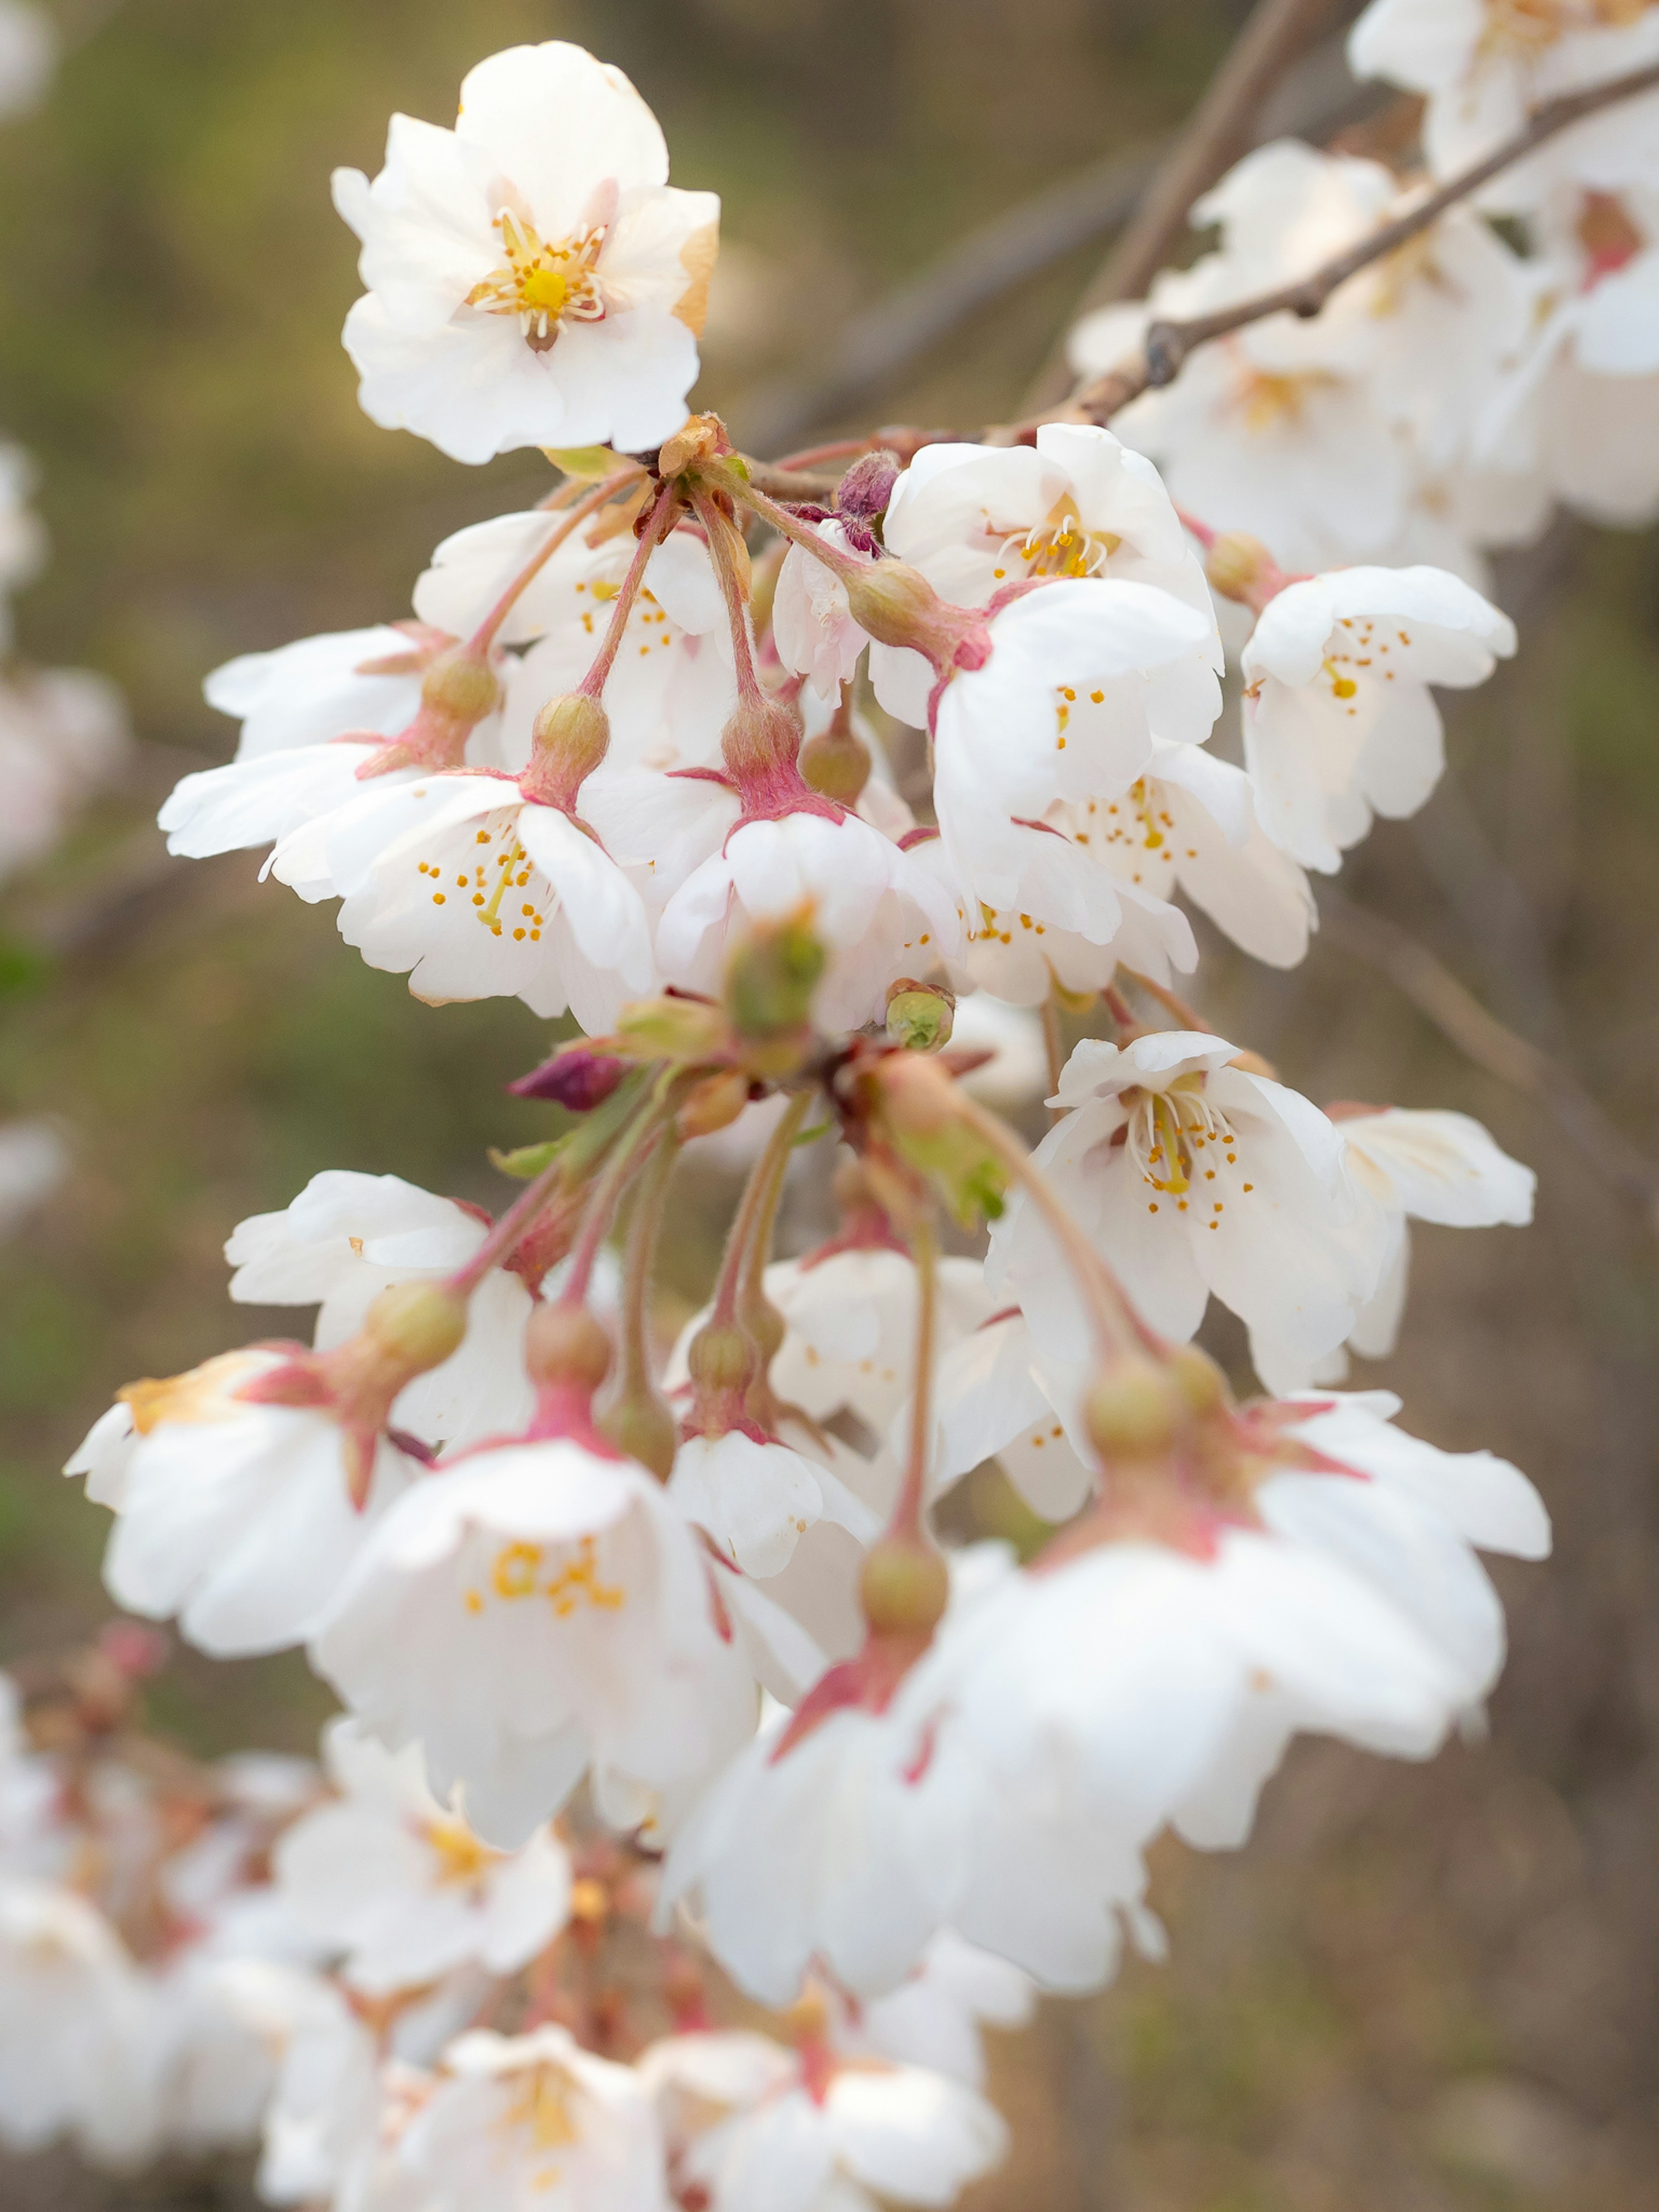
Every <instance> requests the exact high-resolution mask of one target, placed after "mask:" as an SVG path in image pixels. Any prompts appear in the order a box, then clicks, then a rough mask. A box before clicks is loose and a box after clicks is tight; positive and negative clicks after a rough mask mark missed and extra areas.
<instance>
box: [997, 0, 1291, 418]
mask: <svg viewBox="0 0 1659 2212" xmlns="http://www.w3.org/2000/svg"><path fill="white" fill-rule="evenodd" d="M1332 5H1333V0H1256V4H1255V8H1254V9H1252V10H1251V12H1250V15H1249V18H1248V19H1247V21H1245V24H1244V26H1243V29H1242V30H1241V31H1240V32H1239V33H1238V36H1237V38H1236V39H1235V40H1233V43H1232V45H1231V47H1230V48H1229V49H1228V52H1227V53H1226V55H1225V58H1224V59H1223V61H1222V64H1221V66H1220V68H1219V69H1218V70H1217V71H1216V73H1215V75H1214V76H1212V78H1211V80H1210V82H1209V86H1208V88H1207V89H1206V92H1205V94H1204V97H1203V98H1202V99H1201V100H1200V101H1199V104H1198V106H1196V107H1195V108H1194V110H1193V112H1192V114H1191V116H1190V117H1189V118H1188V121H1187V123H1186V125H1185V126H1184V128H1183V129H1182V131H1181V134H1180V136H1179V137H1177V138H1176V142H1175V143H1174V144H1173V145H1172V146H1171V147H1170V149H1169V151H1168V152H1167V153H1166V154H1165V155H1164V157H1163V159H1162V160H1161V161H1159V163H1158V167H1157V169H1156V170H1155V171H1154V172H1153V173H1152V181H1151V183H1150V185H1149V186H1148V188H1147V190H1146V194H1145V195H1144V197H1142V199H1141V202H1140V204H1139V207H1138V208H1137V209H1136V210H1135V212H1134V215H1133V216H1132V218H1131V219H1130V221H1129V222H1128V224H1127V227H1126V228H1125V229H1124V230H1123V232H1122V234H1121V236H1120V237H1119V238H1118V240H1117V242H1116V244H1115V246H1113V248H1112V250H1111V252H1110V253H1109V255H1108V256H1107V258H1106V261H1105V264H1104V265H1103V268H1102V269H1101V270H1100V273H1099V275H1098V276H1097V277H1096V279H1095V281H1094V283H1092V284H1091V286H1090V287H1089V289H1088V290H1087V291H1086V292H1085V294H1084V295H1083V297H1082V298H1081V299H1080V300H1079V302H1078V304H1077V308H1076V311H1075V312H1076V313H1078V314H1086V313H1088V311H1089V310H1090V309H1091V307H1106V306H1108V305H1109V303H1110V302H1111V301H1114V300H1133V299H1138V298H1139V295H1141V294H1142V293H1143V292H1144V291H1145V290H1146V287H1147V286H1148V284H1150V283H1152V279H1153V277H1154V276H1157V274H1158V270H1160V269H1161V268H1162V267H1163V266H1164V263H1165V262H1166V261H1167V260H1168V259H1169V258H1170V248H1171V247H1172V246H1174V244H1175V242H1176V240H1177V239H1178V238H1179V237H1180V235H1181V234H1182V230H1183V229H1184V228H1186V223H1187V217H1188V214H1189V213H1190V212H1191V210H1192V206H1193V203H1194V200H1197V199H1199V198H1200V197H1202V195H1203V194H1204V193H1205V192H1206V191H1208V190H1209V188H1210V186H1211V185H1212V184H1214V183H1215V182H1216V180H1217V179H1218V178H1219V177H1221V176H1223V175H1225V173H1226V172H1227V170H1228V169H1230V168H1231V167H1232V164H1233V163H1234V161H1237V158H1238V156H1239V155H1241V154H1242V153H1243V151H1244V150H1245V149H1246V147H1247V146H1248V145H1249V139H1250V125H1251V124H1252V123H1253V122H1254V121H1255V117H1256V114H1257V112H1258V111H1259V110H1260V108H1261V103H1262V102H1263V100H1266V98H1267V94H1269V93H1270V92H1271V91H1272V90H1273V86H1274V85H1275V84H1276V83H1277V82H1278V81H1279V78H1280V77H1281V76H1283V75H1284V73H1285V70H1287V69H1288V68H1289V67H1290V65H1291V63H1292V62H1294V61H1296V60H1297V58H1299V57H1300V56H1301V54H1302V53H1303V52H1304V50H1305V49H1306V48H1307V47H1308V46H1310V45H1311V44H1312V43H1313V40H1314V38H1315V37H1316V34H1317V33H1318V32H1319V31H1320V30H1321V28H1322V27H1323V23H1324V20H1325V18H1326V16H1328V15H1329V14H1330V12H1331V8H1332ZM1070 381H1071V379H1070V377H1069V376H1068V375H1067V374H1066V364H1065V359H1064V354H1063V350H1062V352H1061V353H1060V356H1058V357H1057V358H1055V359H1051V360H1050V361H1049V362H1048V363H1047V364H1046V366H1045V368H1044V369H1043V371H1042V374H1041V375H1040V376H1039V377H1038V379H1037V381H1036V385H1035V386H1033V388H1032V391H1031V394H1030V405H1031V406H1033V407H1042V406H1044V405H1048V404H1052V403H1053V402H1054V401H1055V400H1056V399H1060V398H1064V397H1065V393H1066V386H1068V384H1069V383H1070Z"/></svg>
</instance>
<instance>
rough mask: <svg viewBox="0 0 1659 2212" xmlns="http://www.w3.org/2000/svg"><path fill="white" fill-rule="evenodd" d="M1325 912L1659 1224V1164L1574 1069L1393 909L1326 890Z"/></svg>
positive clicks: (1350, 947)
mask: <svg viewBox="0 0 1659 2212" xmlns="http://www.w3.org/2000/svg"><path fill="white" fill-rule="evenodd" d="M1319 912H1320V933H1321V936H1322V938H1323V939H1325V941H1326V942H1327V943H1329V944H1333V945H1336V946H1338V947H1339V948H1340V950H1341V951H1344V952H1347V953H1350V954H1352V957H1354V958H1355V959H1357V960H1363V961H1364V962H1365V963H1367V965H1368V966H1370V967H1372V968H1376V969H1378V970H1379V971H1380V972H1381V973H1382V974H1383V975H1386V976H1387V977H1388V978H1389V981H1390V982H1391V983H1393V984H1394V985H1395V987H1396V988H1397V989H1398V990H1399V991H1400V992H1401V995H1402V996H1404V997H1405V998H1407V999H1409V1000H1411V1002H1412V1004H1413V1006H1415V1007H1416V1008H1417V1010H1418V1012H1419V1013H1420V1014H1423V1015H1425V1017H1426V1018H1427V1019H1428V1020H1430V1021H1431V1022H1432V1023H1433V1024H1434V1026H1435V1027H1436V1029H1437V1030H1439V1031H1440V1034H1441V1035H1442V1036H1443V1037H1445V1038H1447V1039H1448V1040H1449V1042H1451V1043H1452V1044H1455V1046H1456V1047H1457V1048H1458V1050H1459V1051H1460V1052H1461V1053H1462V1054H1464V1055H1465V1056H1466V1057H1467V1058H1468V1059H1469V1060H1473V1061H1474V1064H1475V1066H1477V1067H1483V1068H1485V1070H1486V1073H1487V1074H1489V1075H1495V1076H1496V1077H1497V1078H1498V1081H1499V1082H1500V1083H1506V1084H1508V1085H1510V1087H1511V1088H1512V1089H1514V1090H1516V1091H1522V1092H1524V1093H1525V1095H1526V1096H1527V1097H1529V1098H1535V1099H1536V1100H1537V1101H1538V1103H1540V1105H1541V1106H1542V1107H1543V1108H1544V1109H1546V1111H1547V1112H1548V1113H1549V1114H1551V1115H1553V1117H1554V1119H1555V1121H1557V1122H1558V1123H1559V1126H1560V1127H1561V1128H1562V1129H1563V1130H1564V1131H1565V1133H1566V1134H1567V1136H1568V1137H1570V1138H1571V1140H1572V1143H1573V1146H1574V1147H1575V1149H1576V1150H1577V1151H1578V1152H1581V1153H1582V1154H1583V1157H1584V1158H1586V1159H1587V1160H1589V1162H1590V1163H1591V1164H1592V1165H1593V1166H1594V1167H1595V1169H1596V1170H1598V1171H1599V1172H1600V1173H1601V1175H1602V1176H1604V1177H1605V1178H1606V1179H1607V1181H1608V1182H1612V1183H1613V1184H1615V1185H1616V1186H1617V1187H1618V1188H1620V1189H1621V1190H1626V1191H1629V1192H1630V1193H1631V1194H1632V1196H1635V1197H1638V1198H1639V1199H1640V1200H1642V1202H1643V1205H1644V1207H1645V1209H1646V1211H1647V1214H1648V1218H1649V1222H1650V1226H1652V1227H1653V1228H1654V1229H1655V1230H1656V1231H1659V1163H1656V1162H1654V1161H1652V1160H1650V1159H1649V1158H1647V1156H1646V1154H1645V1153H1644V1152H1641V1151H1639V1150H1638V1147H1637V1146H1634V1145H1633V1144H1632V1142H1631V1141H1630V1139H1629V1138H1628V1137H1627V1136H1626V1134H1625V1133H1624V1131H1623V1130H1622V1129H1620V1127H1618V1126H1617V1124H1616V1123H1615V1122H1614V1121H1613V1120H1612V1119H1611V1118H1610V1116H1609V1115H1608V1114H1607V1109H1605V1108H1604V1107H1603V1106H1602V1105H1601V1103H1600V1101H1599V1100H1597V1099H1595V1098H1594V1097H1591V1095H1590V1093H1589V1091H1586V1090H1585V1088H1584V1086H1583V1084H1582V1083H1581V1082H1580V1081H1579V1080H1578V1078H1577V1076H1576V1075H1575V1074H1574V1073H1572V1071H1571V1068H1569V1067H1566V1066H1564V1065H1563V1064H1562V1063H1561V1061H1559V1060H1556V1059H1554V1058H1553V1056H1552V1055H1551V1054H1549V1053H1547V1052H1545V1051H1543V1050H1542V1049H1541V1047H1539V1046H1537V1045H1535V1044H1533V1043H1530V1042H1528V1039H1527V1038H1525V1037H1522V1036H1516V1033H1515V1031H1514V1030H1511V1029H1506V1028H1505V1027H1504V1024H1503V1023H1502V1022H1500V1021H1499V1020H1498V1018H1496V1016H1495V1015H1492V1014H1489V1013H1488V1012H1486V1008H1485V1007H1484V1006H1482V1005H1481V1003H1480V1000H1478V999H1477V998H1476V997H1475V996H1474V993H1473V992H1471V991H1469V990H1467V989H1466V988H1465V987H1464V986H1463V985H1462V983H1460V982H1459V981H1458V980H1457V978H1456V976H1455V975H1453V974H1452V972H1451V970H1450V969H1449V968H1447V967H1446V966H1445V965H1444V964H1443V963H1442V962H1441V961H1440V960H1439V959H1438V958H1437V957H1436V955H1435V954H1434V953H1432V952H1431V951H1430V950H1429V948H1428V946H1427V945H1425V944H1423V943H1422V942H1421V941H1420V940H1419V939H1417V938H1415V937H1413V935H1412V933H1411V932H1410V931H1409V930H1408V929H1403V928H1402V927H1401V925H1400V924H1399V923H1398V922H1397V921H1393V920H1391V919H1390V918H1389V916H1388V915H1383V914H1377V913H1376V912H1375V911H1374V910H1373V909H1372V908H1369V907H1360V906H1355V905H1354V904H1353V902H1352V900H1349V899H1346V898H1344V897H1343V896H1341V894H1340V892H1337V891H1334V890H1326V891H1324V892H1323V894H1322V896H1321V898H1320V902H1319Z"/></svg>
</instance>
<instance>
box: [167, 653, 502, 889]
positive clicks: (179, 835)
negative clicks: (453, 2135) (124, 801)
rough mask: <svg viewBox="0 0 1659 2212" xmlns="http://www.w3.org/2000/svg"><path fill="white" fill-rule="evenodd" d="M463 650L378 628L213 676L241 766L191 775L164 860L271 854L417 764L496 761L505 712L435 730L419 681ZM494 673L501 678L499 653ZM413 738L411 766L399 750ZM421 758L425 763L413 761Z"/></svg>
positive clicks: (213, 702) (211, 692)
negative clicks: (232, 724) (235, 723)
mask: <svg viewBox="0 0 1659 2212" xmlns="http://www.w3.org/2000/svg"><path fill="white" fill-rule="evenodd" d="M455 642H456V641H455V640H454V639H453V637H451V636H449V635H447V634H446V633H444V632H443V631H441V630H435V629H431V628H430V627H429V626H428V625H425V624H422V623H381V624H380V625H379V626H378V627H377V628H375V629H356V630H340V631H335V632H331V633H328V634H325V635H323V636H321V637H307V638H301V639H300V640H299V641H297V642H296V643H295V644H293V645H285V646H280V647H277V648H276V650H275V651H274V652H270V653H242V654H240V656H239V657H238V658H237V659H234V660H228V661H227V662H226V663H225V664H224V665H223V666H222V667H221V668H216V669H215V670H214V671H213V673H212V674H211V675H210V677H209V678H208V679H207V681H206V684H204V687H203V688H204V691H205V693H206V696H207V701H208V704H209V705H210V707H216V708H218V709H219V711H220V712H221V713H222V714H232V715H234V716H235V717H237V719H238V720H240V722H241V725H242V729H241V735H240V739H239V740H238V743H237V748H236V755H235V757H234V760H231V761H229V762H228V763H226V764H225V765H224V766H223V767H222V768H212V769H198V770H197V772H196V773H195V774H194V775H187V776H184V777H182V778H181V779H180V781H179V783H178V784H177V785H176V786H175V787H174V789H173V792H172V793H171V795H170V796H169V798H168V799H167V803H166V805H164V806H163V807H162V809H161V815H160V817H159V820H160V823H161V828H162V829H164V830H165V831H166V832H167V849H168V851H169V852H172V853H177V854H182V855H184V856H185V857H187V858H189V859H191V860H199V859H203V858H204V857H205V856H206V855H208V854H213V853H228V852H234V851H237V850H239V849H240V848H246V847H249V846H255V845H268V844H270V843H272V842H275V841H276V839H278V838H280V837H285V836H288V835H289V832H290V831H292V830H295V829H300V828H301V827H302V826H303V825H304V824H305V823H308V822H311V821H313V820H314V819H315V818H316V817H318V816H319V815H320V814H324V813H326V812H327V811H329V810H330V809H331V808H333V807H336V806H340V805H344V803H345V802H346V801H347V800H348V799H351V798H353V797H355V796H356V795H357V794H358V793H360V792H361V791H362V788H363V787H364V783H365V781H366V780H373V781H380V780H382V779H384V780H385V781H389V782H391V783H393V784H396V783H401V782H407V781H410V779H412V778H413V777H414V775H416V771H417V769H418V768H419V767H420V766H421V764H422V760H425V759H428V758H442V759H453V760H454V761H456V762H457V763H459V762H460V761H461V760H463V759H465V760H467V761H469V762H471V763H472V764H473V765H475V766H484V767H494V766H497V765H499V764H500V760H501V714H500V711H499V708H498V706H496V705H495V704H489V706H488V710H487V711H486V712H485V713H483V714H482V715H481V716H479V717H478V718H477V719H476V720H472V721H471V722H470V723H468V724H467V725H466V726H464V727H456V728H453V729H446V730H442V731H439V730H437V729H435V728H434V727H433V726H432V725H431V719H430V715H429V714H426V715H423V714H422V708H423V704H424V699H423V684H424V679H425V678H426V677H427V675H428V672H429V671H431V670H432V668H433V665H434V663H435V662H436V661H437V660H438V659H440V657H441V655H443V654H444V653H447V652H449V651H451V650H452V649H453V647H454V646H455ZM489 665H490V666H491V667H493V668H496V669H499V668H500V666H501V655H500V653H499V652H495V653H491V655H490V656H489ZM416 737H418V738H419V739H420V740H421V743H420V744H419V745H418V746H417V747H416V749H415V750H413V751H411V752H410V755H409V757H400V756H398V755H397V754H394V753H393V751H392V747H393V745H394V744H397V743H398V741H399V740H400V739H401V740H403V741H404V744H405V745H407V744H408V743H409V740H410V738H416ZM416 754H418V756H419V757H416Z"/></svg>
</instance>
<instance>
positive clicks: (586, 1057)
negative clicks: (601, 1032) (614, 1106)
mask: <svg viewBox="0 0 1659 2212" xmlns="http://www.w3.org/2000/svg"><path fill="white" fill-rule="evenodd" d="M626 1073H628V1064H627V1062H626V1061H625V1060H617V1058H615V1057H614V1055H613V1054H611V1053H608V1052H595V1051H594V1050H593V1048H592V1046H591V1045H587V1044H571V1045H567V1046H566V1047H565V1048H564V1049H563V1051H562V1052H556V1053H555V1054H554V1055H553V1057H552V1059H551V1060H544V1061H543V1062H542V1064H541V1066H539V1067H532V1069H531V1071H530V1073H529V1074H528V1075H521V1076H520V1077H519V1078H518V1079H517V1081H516V1082H513V1083H509V1084H508V1085H507V1090H508V1091H509V1093H510V1094H511V1095H512V1096H513V1097H514V1098H545V1099H548V1100H549V1101H550V1103H552V1104H553V1105H555V1106H562V1107H563V1108H564V1109H566V1111H567V1112H568V1113H571V1114H591V1113H592V1110H593V1109H594V1108H595V1107H596V1106H599V1105H603V1104H604V1103H605V1100H606V1099H607V1098H608V1097H610V1096H611V1092H612V1091H614V1090H615V1089H616V1087H617V1085H618V1084H619V1083H620V1082H621V1081H622V1079H623V1076H624V1075H625V1074H626Z"/></svg>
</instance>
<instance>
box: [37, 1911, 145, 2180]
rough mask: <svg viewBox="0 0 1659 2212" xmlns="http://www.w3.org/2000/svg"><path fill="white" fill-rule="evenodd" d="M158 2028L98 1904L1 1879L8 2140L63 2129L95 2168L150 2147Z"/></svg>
mask: <svg viewBox="0 0 1659 2212" xmlns="http://www.w3.org/2000/svg"><path fill="white" fill-rule="evenodd" d="M155 2027H156V2018H155V2008H154V2006H153V2004H152V2002H151V2000H150V1997H149V1991H148V1990H147V1989H146V1987H145V1985H144V1983H143V1979H142V1978H141V1977H140V1975H139V1973H138V1971H137V1966H135V1964H134V1962H133V1960H132V1959H131V1956H130V1955H129V1954H128V1952H127V1950H126V1948H125V1945H124V1944H123V1943H122V1942H121V1939H120V1937H119V1936H118V1935H117V1934H116V1932H115V1930H114V1929H112V1927H111V1926H110V1924H109V1923H108V1921H107V1920H106V1918H105V1917H104V1916H103V1914H102V1913H100V1911H98V1910H97V1908H96V1906H95V1905H91V1904H89V1903H88V1901H87V1900H86V1899H84V1898H82V1897H77V1896H76V1894H75V1893H74V1892H73V1891H72V1890H70V1889H66V1888H59V1887H56V1886H54V1885H51V1884H47V1883H43V1882H26V1881H0V2134H3V2136H4V2137H5V2140H6V2142H7V2143H8V2144H9V2146H10V2147H11V2148H14V2149H15V2150H19V2151H31V2150H40V2149H42V2148H45V2147H46V2144H48V2143H50V2142H53V2141H54V2140H56V2139H57V2138H58V2137H60V2136H68V2137H69V2138H70V2141H72V2142H74V2143H75V2145H76V2148H77V2149H79V2150H80V2151H81V2152H82V2154H83V2155H84V2156H86V2157H87V2158H88V2159H90V2160H92V2161H93V2162H94V2164H96V2165H100V2166H116V2167H123V2166H136V2165H137V2164H139V2163H140V2162H141V2161H143V2160H144V2159H146V2158H148V2157H150V2156H153V2155H154V2154H155V2148H156V2143H157V2136H158V2133H159V2126H160V2119H161V2107H160V2091H161V2053H160V2051H158V2049H157V2047H156V2041H155Z"/></svg>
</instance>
